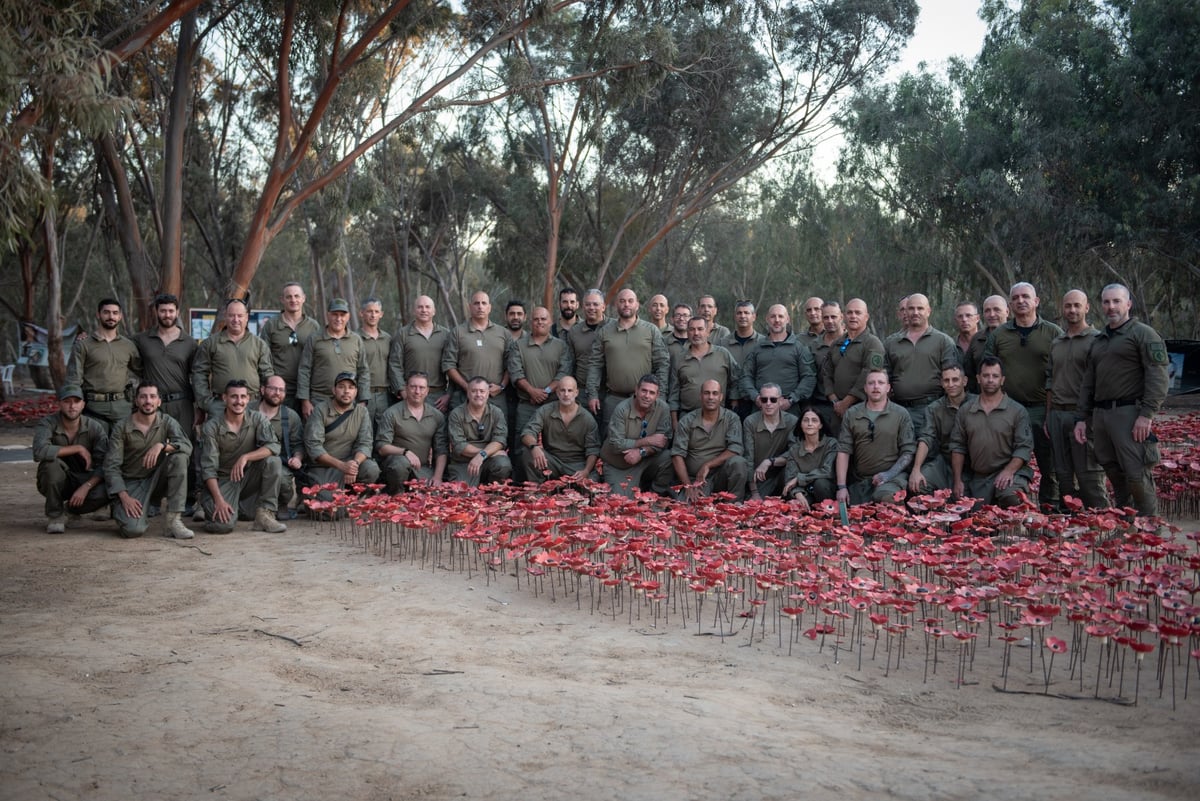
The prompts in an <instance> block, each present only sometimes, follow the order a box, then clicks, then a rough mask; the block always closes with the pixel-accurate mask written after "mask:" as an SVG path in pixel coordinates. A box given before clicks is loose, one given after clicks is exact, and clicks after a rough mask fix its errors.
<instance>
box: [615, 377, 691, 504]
mask: <svg viewBox="0 0 1200 801" xmlns="http://www.w3.org/2000/svg"><path fill="white" fill-rule="evenodd" d="M660 395H661V385H660V384H659V381H658V378H657V377H656V376H654V375H644V376H642V378H641V380H640V381H638V388H637V393H636V394H634V396H633V397H632V398H629V399H627V400H623V401H621V402H620V403H618V404H617V407H616V408H615V409H613V414H612V419H611V420H609V421H608V436H607V437H606V438H605V440H604V444H603V445H602V446H601V447H600V458H601V459H603V460H604V483H605V484H608V485H609V486H610V487H612V488H613V492H616V493H619V494H621V495H625V496H626V497H632V496H633V490H634V489H642V490H649V491H651V492H656V493H658V494H659V495H667V494H668V493H669V492H670V491H671V482H672V480H673V478H674V475H675V469H674V467H673V466H672V464H671V449H670V445H671V411H670V409H668V408H667V404H666V402H665V401H663V400H662V399H661V398H660V397H659V396H660Z"/></svg>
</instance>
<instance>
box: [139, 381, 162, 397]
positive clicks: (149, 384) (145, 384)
mask: <svg viewBox="0 0 1200 801" xmlns="http://www.w3.org/2000/svg"><path fill="white" fill-rule="evenodd" d="M143 389H152V390H154V391H155V392H157V393H158V394H159V395H161V394H162V390H161V389H159V388H158V384H156V383H154V382H153V381H151V380H149V379H143V380H141V381H139V382H138V385H137V389H136V390H135V391H134V393H133V395H134V397H137V395H138V393H139V392H141V391H142V390H143Z"/></svg>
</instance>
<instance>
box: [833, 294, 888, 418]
mask: <svg viewBox="0 0 1200 801" xmlns="http://www.w3.org/2000/svg"><path fill="white" fill-rule="evenodd" d="M845 318H846V336H845V338H844V339H843V340H842V341H841V342H839V343H837V346H836V347H831V348H830V349H829V358H828V359H826V360H825V363H824V364H823V365H822V366H821V384H822V391H823V392H824V393H825V398H826V399H827V400H828V401H829V402H830V403H832V404H833V414H834V425H832V426H827V427H826V431H828V432H829V435H830V436H833V437H836V436H837V435H838V433H839V432H840V431H841V429H842V418H843V417H845V416H846V412H847V411H849V409H850V407H851V406H853V405H854V404H856V403H862V402H863V401H865V400H866V399H867V392H866V385H867V373H869V372H870V371H872V370H883V369H885V367H886V364H887V362H886V359H885V357H884V355H883V343H882V342H880V341H879V337H877V336H875V335H874V334H872V333H871V332H869V331H868V330H867V322H868V321H869V320H870V319H871V315H870V314H869V313H868V312H867V304H866V302H865V301H863V300H861V299H860V298H854V299H853V300H851V301H849V302H847V303H846V313H845ZM822 422H824V420H822Z"/></svg>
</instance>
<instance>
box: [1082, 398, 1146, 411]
mask: <svg viewBox="0 0 1200 801" xmlns="http://www.w3.org/2000/svg"><path fill="white" fill-rule="evenodd" d="M1139 402H1140V399H1139V398H1117V399H1116V400H1098V401H1095V402H1094V403H1092V408H1094V409H1116V408H1117V407H1118V406H1136V405H1137V404H1138V403H1139Z"/></svg>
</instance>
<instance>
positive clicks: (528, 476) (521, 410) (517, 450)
mask: <svg viewBox="0 0 1200 801" xmlns="http://www.w3.org/2000/svg"><path fill="white" fill-rule="evenodd" d="M556 402H557V401H556V400H555V398H554V396H553V395H551V396H550V397H549V398H547V399H546V403H556ZM540 408H541V407H540V406H534V405H533V404H532V403H530V402H529V401H521V402H520V403H518V404H517V414H516V419H514V420H513V426H512V428H510V429H509V433H510V434H511V433H512V432H514V431H515V432H516V436H515V437H510V439H512V440H513V444H512V446H511V447H510V448H509V449H508V452H509V453H511V454H512V457H511V459H510V461H511V462H512V466H513V480H514V481H517V482H521V481H539V482H540V481H541V480H542V479H541V478H538V477H536V476H534V475H533V474H532V473H528V472H526V471H525V454H527V453H528V452H529V449H528V448H526V447H525V443H523V442H521V432H523V431H524V430H525V426H527V425H529V421H530V420H532V419H533V416H534V415H535V414H537V410H538V409H540Z"/></svg>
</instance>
